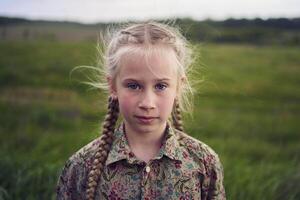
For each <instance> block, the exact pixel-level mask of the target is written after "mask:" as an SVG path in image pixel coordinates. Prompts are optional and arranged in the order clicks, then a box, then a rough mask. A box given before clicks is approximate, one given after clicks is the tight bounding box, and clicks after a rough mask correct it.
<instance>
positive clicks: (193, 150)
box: [176, 131, 226, 200]
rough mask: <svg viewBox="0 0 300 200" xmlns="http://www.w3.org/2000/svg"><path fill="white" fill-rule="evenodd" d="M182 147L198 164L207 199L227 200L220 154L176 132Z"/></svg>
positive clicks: (194, 139) (198, 141) (200, 142)
mask: <svg viewBox="0 0 300 200" xmlns="http://www.w3.org/2000/svg"><path fill="white" fill-rule="evenodd" d="M176 135H177V136H178V140H179V143H180V146H181V147H182V148H183V149H184V151H187V152H189V156H190V157H191V158H192V160H194V161H195V162H197V163H198V166H199V170H200V174H201V176H200V177H201V182H202V192H203V194H202V195H203V197H204V198H205V199H222V200H225V199H226V196H225V188H224V185H223V179H224V171H223V165H222V164H221V161H220V158H219V156H218V154H217V153H216V152H215V151H214V150H213V149H212V148H211V147H210V146H208V145H207V144H205V143H204V142H202V141H200V140H198V139H196V138H193V137H191V136H189V135H187V134H186V133H183V132H180V131H176Z"/></svg>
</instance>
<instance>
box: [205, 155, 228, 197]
mask: <svg viewBox="0 0 300 200" xmlns="http://www.w3.org/2000/svg"><path fill="white" fill-rule="evenodd" d="M208 174H209V176H208V179H209V180H208V182H209V186H208V190H207V198H206V199H207V200H226V195H225V188H224V185H223V179H224V170H223V166H222V164H221V161H220V159H219V157H218V155H216V154H215V155H214V156H213V157H211V158H210V167H209V172H208Z"/></svg>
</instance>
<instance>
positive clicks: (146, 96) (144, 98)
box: [138, 91, 155, 110]
mask: <svg viewBox="0 0 300 200" xmlns="http://www.w3.org/2000/svg"><path fill="white" fill-rule="evenodd" d="M138 106H139V108H141V109H143V110H150V109H154V108H155V95H154V94H153V92H151V91H145V92H144V93H143V94H142V95H141V99H140V102H139V104H138Z"/></svg>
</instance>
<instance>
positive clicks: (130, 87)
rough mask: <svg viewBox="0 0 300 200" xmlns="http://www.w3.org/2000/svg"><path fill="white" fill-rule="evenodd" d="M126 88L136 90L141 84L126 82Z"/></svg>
mask: <svg viewBox="0 0 300 200" xmlns="http://www.w3.org/2000/svg"><path fill="white" fill-rule="evenodd" d="M127 88H129V89H132V90H136V89H141V86H140V85H139V84H137V83H127Z"/></svg>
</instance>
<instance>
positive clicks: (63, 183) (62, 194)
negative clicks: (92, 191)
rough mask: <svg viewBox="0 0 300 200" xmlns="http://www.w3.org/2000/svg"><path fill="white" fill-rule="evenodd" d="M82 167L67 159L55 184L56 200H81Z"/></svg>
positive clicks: (82, 187)
mask: <svg viewBox="0 0 300 200" xmlns="http://www.w3.org/2000/svg"><path fill="white" fill-rule="evenodd" d="M84 171H85V170H84V169H83V167H82V165H80V164H79V163H76V162H74V160H71V159H69V160H68V161H67V162H66V164H65V166H64V168H63V170H62V172H61V174H60V176H59V179H58V182H57V187H56V199H57V200H73V199H74V200H75V199H83V197H84V196H83V195H84V191H85V190H84V185H83V183H84V180H83V179H84V175H83V172H84Z"/></svg>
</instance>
